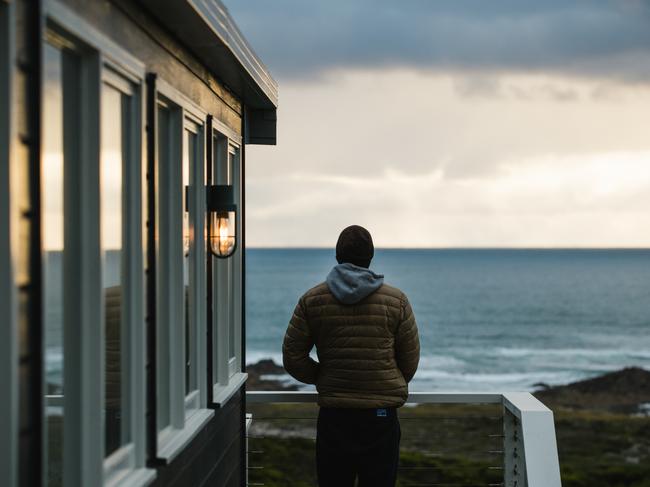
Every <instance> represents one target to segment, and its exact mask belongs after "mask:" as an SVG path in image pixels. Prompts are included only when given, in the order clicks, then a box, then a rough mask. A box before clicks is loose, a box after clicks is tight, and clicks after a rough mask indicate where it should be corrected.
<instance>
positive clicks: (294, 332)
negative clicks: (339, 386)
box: [282, 298, 319, 384]
mask: <svg viewBox="0 0 650 487" xmlns="http://www.w3.org/2000/svg"><path fill="white" fill-rule="evenodd" d="M313 346H314V337H313V336H312V334H311V331H310V329H309V326H308V325H307V319H306V316H305V309H304V303H303V299H302V298H301V299H300V301H298V304H297V305H296V309H295V310H294V312H293V316H292V317H291V321H289V327H288V328H287V333H286V334H285V335H284V343H283V344H282V362H283V364H284V368H285V369H286V371H287V372H288V373H289V374H290V375H291V376H292V377H293V378H295V379H296V380H299V381H300V382H304V383H305V384H316V381H317V379H318V367H319V364H318V362H316V361H315V360H312V358H311V357H310V356H309V352H310V351H311V349H312V347H313Z"/></svg>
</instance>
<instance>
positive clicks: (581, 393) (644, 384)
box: [246, 359, 650, 415]
mask: <svg viewBox="0 0 650 487" xmlns="http://www.w3.org/2000/svg"><path fill="white" fill-rule="evenodd" d="M246 371H247V372H248V382H247V387H248V390H251V391H296V390H298V389H299V387H298V385H296V384H295V383H293V382H292V381H291V379H290V378H289V377H288V375H287V372H286V371H285V370H284V368H283V367H282V366H281V365H278V364H276V363H275V362H274V361H273V360H271V359H264V360H260V361H259V362H257V363H254V364H249V365H248V366H247V368H246ZM535 387H536V388H537V390H535V391H534V392H533V394H534V395H535V397H537V398H538V399H539V400H540V401H542V402H543V403H544V404H546V405H547V406H548V407H550V408H551V409H556V408H561V409H568V410H591V411H603V412H611V413H619V414H645V415H648V414H650V371H648V370H646V369H643V368H640V367H626V368H624V369H621V370H617V371H614V372H608V373H605V374H603V375H599V376H597V377H594V378H591V379H586V380H582V381H578V382H572V383H570V384H565V385H559V386H549V385H547V384H542V383H539V384H535Z"/></svg>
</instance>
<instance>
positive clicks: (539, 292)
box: [246, 249, 650, 391]
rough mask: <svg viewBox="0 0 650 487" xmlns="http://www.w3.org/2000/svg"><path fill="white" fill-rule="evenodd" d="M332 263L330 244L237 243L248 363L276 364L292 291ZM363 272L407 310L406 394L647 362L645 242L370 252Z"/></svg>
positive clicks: (566, 378) (510, 385)
mask: <svg viewBox="0 0 650 487" xmlns="http://www.w3.org/2000/svg"><path fill="white" fill-rule="evenodd" d="M335 264H336V262H335V259H334V251H333V250H329V249H327V250H326V249H248V250H247V260H246V299H247V309H246V326H247V337H246V346H247V361H248V362H249V363H251V362H256V361H257V360H259V359H262V358H272V359H274V360H276V361H277V362H279V363H281V347H282V339H283V336H284V332H285V330H286V327H287V323H288V321H289V318H290V317H291V313H292V311H293V308H294V306H295V304H296V302H297V300H298V298H299V297H300V296H301V294H302V293H304V292H305V291H306V290H307V289H309V288H311V287H313V286H315V285H316V284H318V283H320V282H322V281H323V280H324V279H325V276H326V275H327V273H328V272H329V270H330V268H331V267H332V266H333V265H335ZM371 268H372V270H374V271H375V272H378V273H381V274H384V275H385V279H386V282H387V283H389V284H391V285H393V286H397V287H399V288H400V289H402V290H403V291H404V292H405V293H406V295H407V296H408V297H409V300H410V302H411V305H412V307H413V310H414V312H415V316H416V319H417V323H418V328H419V332H420V341H421V349H422V352H421V361H420V367H419V369H418V372H417V374H416V375H415V378H414V380H413V382H412V384H411V390H412V391H443V390H444V391H506V390H508V391H513V390H525V391H529V390H533V389H535V388H536V384H539V383H545V384H549V385H556V384H564V383H568V382H572V381H576V380H581V379H585V378H588V377H592V376H596V375H599V374H602V373H604V372H608V371H613V370H617V369H620V368H622V367H625V366H633V365H635V366H640V367H645V368H649V369H650V250H645V249H644V250H574V249H571V250H560V249H549V250H533V249H530V250H529V249H525V250H523V249H522V250H515V249H444V250H443V249H436V250H381V249H380V250H377V251H376V254H375V258H374V260H373V262H372V265H371Z"/></svg>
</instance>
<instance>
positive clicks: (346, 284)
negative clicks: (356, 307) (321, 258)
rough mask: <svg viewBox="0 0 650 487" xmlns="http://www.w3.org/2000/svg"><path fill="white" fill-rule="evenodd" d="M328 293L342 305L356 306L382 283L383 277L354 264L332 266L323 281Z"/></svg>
mask: <svg viewBox="0 0 650 487" xmlns="http://www.w3.org/2000/svg"><path fill="white" fill-rule="evenodd" d="M325 282H326V283H327V287H328V288H329V290H330V292H331V293H332V294H333V295H334V297H335V298H336V299H338V300H339V301H340V302H341V303H343V304H356V303H358V302H359V301H361V300H362V299H364V298H366V297H368V296H370V295H371V294H372V293H374V292H375V291H376V290H377V289H379V288H380V287H381V286H382V284H383V283H384V276H383V275H382V274H376V273H374V272H373V271H371V270H370V269H366V268H365V267H359V266H356V265H354V264H349V263H346V264H339V265H337V266H334V268H333V269H332V270H331V272H330V273H329V275H328V276H327V279H326V281H325Z"/></svg>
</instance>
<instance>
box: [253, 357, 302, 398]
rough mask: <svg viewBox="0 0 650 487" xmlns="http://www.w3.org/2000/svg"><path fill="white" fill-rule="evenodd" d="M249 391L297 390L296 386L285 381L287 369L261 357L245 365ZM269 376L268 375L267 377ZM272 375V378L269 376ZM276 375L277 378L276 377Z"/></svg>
mask: <svg viewBox="0 0 650 487" xmlns="http://www.w3.org/2000/svg"><path fill="white" fill-rule="evenodd" d="M246 372H247V373H248V380H247V381H246V388H247V389H248V390H249V391H297V390H298V386H297V385H295V384H290V383H287V380H286V377H288V375H287V371H286V370H284V367H282V366H281V365H278V364H276V363H275V362H274V361H273V360H271V359H263V360H260V361H259V362H257V363H255V364H248V365H247V366H246ZM269 376H270V377H269ZM271 377H272V378H271ZM276 377H277V378H276ZM283 377H284V378H285V379H283Z"/></svg>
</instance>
